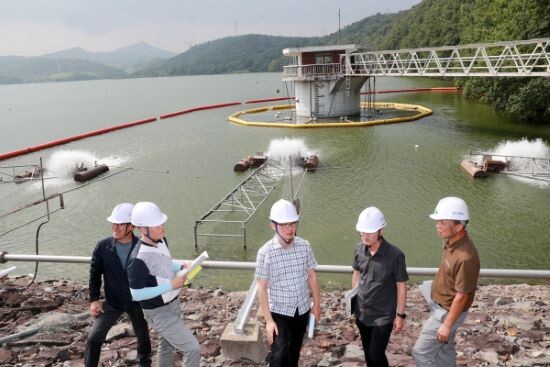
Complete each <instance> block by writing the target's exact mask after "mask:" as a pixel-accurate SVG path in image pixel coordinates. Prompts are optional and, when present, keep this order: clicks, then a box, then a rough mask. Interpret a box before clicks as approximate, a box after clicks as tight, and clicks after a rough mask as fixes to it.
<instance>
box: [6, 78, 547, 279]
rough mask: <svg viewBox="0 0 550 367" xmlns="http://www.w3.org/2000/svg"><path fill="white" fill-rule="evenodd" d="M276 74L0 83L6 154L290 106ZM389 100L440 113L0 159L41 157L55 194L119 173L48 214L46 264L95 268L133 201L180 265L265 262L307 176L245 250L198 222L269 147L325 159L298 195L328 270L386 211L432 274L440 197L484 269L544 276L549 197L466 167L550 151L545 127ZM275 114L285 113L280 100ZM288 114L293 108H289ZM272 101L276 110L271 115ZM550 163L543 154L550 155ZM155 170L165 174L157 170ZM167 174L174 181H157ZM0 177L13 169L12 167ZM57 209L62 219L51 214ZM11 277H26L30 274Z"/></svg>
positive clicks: (45, 270)
mask: <svg viewBox="0 0 550 367" xmlns="http://www.w3.org/2000/svg"><path fill="white" fill-rule="evenodd" d="M281 77H282V75H281V73H258V74H233V75H213V76H187V77H167V78H146V79H129V80H101V81H81V82H67V83H48V84H21V85H1V86H0V132H1V133H0V136H1V137H2V139H1V143H0V153H3V152H7V151H11V150H16V149H21V148H25V147H29V146H32V145H36V144H41V143H45V142H48V141H51V140H54V139H59V138H63V137H66V136H70V135H74V134H79V133H84V132H88V131H91V130H95V129H100V128H104V127H108V126H111V125H115V124H120V123H124V122H130V121H134V120H139V119H143V118H147V117H158V116H160V115H162V114H166V113H170V112H174V111H178V110H182V109H186V108H191V107H197V106H201V105H207V104H214V103H227V102H242V101H246V100H250V99H257V98H270V97H284V96H287V95H288V94H287V90H289V92H288V93H289V94H290V95H292V94H291V93H292V90H291V89H289V88H290V87H289V86H287V85H284V84H283V82H282V81H281ZM376 85H377V87H378V88H379V89H380V90H384V89H404V88H423V87H439V86H448V85H450V82H445V81H437V80H431V79H426V78H379V79H377V83H376ZM376 100H377V101H379V102H385V101H387V102H399V103H410V104H419V105H422V106H424V107H427V108H430V109H432V110H433V114H432V115H431V116H428V117H426V118H423V119H421V120H417V121H414V122H406V123H400V124H391V125H378V126H371V127H356V128H327V129H284V128H261V127H246V126H241V125H237V124H233V123H231V122H229V121H228V120H227V117H228V116H229V115H230V114H232V113H234V112H237V111H240V110H244V109H247V108H254V107H258V106H259V105H252V107H249V106H247V105H238V106H231V107H225V108H219V109H213V110H206V111H198V112H193V113H190V114H186V115H182V116H178V117H173V118H169V119H163V120H158V121H156V122H154V123H151V124H145V125H140V126H136V127H132V128H129V129H125V130H119V131H116V132H112V133H109V134H104V135H99V136H95V137H92V138H88V139H85V140H80V141H75V142H72V143H69V144H66V145H62V146H58V147H55V148H51V149H47V150H42V151H39V152H35V153H31V154H28V155H25V156H20V157H17V158H12V159H9V160H5V161H2V162H0V166H2V167H6V166H13V165H27V164H38V162H39V159H40V157H42V160H43V162H44V166H45V167H46V169H47V170H49V172H50V173H51V174H52V175H54V176H57V177H62V178H59V179H50V180H46V181H45V191H46V195H49V194H54V193H56V192H64V191H67V190H70V189H72V188H75V187H77V186H78V185H80V184H77V183H76V182H74V181H73V180H72V178H71V177H64V178H63V175H64V173H66V172H69V171H70V170H71V169H73V168H74V166H75V165H76V164H80V163H85V164H86V165H93V164H94V162H101V163H106V164H108V165H109V166H111V167H112V168H111V173H114V172H116V171H117V169H118V170H120V168H116V167H117V166H118V167H134V168H140V169H143V170H138V169H135V170H128V171H125V172H122V173H119V174H116V175H114V176H112V177H109V178H107V179H105V180H102V181H99V182H95V183H92V184H88V185H84V186H82V187H80V188H79V189H77V190H73V191H70V192H67V193H66V194H64V204H65V208H64V209H62V210H59V211H57V212H56V213H54V214H52V215H51V216H50V218H49V222H48V223H47V224H44V225H43V226H42V227H41V229H40V233H39V245H38V251H39V253H40V254H43V255H76V256H89V255H91V252H92V250H93V248H94V246H95V243H96V242H97V240H99V239H100V238H102V237H105V236H107V235H109V234H110V225H109V223H107V222H106V220H105V218H106V217H107V216H108V215H109V214H110V211H111V209H112V208H113V207H114V206H115V205H116V204H117V203H119V202H123V201H131V202H137V201H154V202H156V203H158V204H159V206H160V207H161V209H162V210H163V211H164V212H165V213H166V214H167V215H168V222H167V223H166V227H165V229H166V236H167V238H168V243H169V245H170V248H171V252H172V255H173V257H174V258H179V259H191V258H194V257H195V256H196V254H197V252H201V251H204V250H207V251H208V253H209V255H210V258H211V259H212V260H220V261H222V260H230V261H255V256H256V252H257V250H258V249H259V247H260V246H261V245H262V244H263V243H265V241H267V240H268V239H269V238H270V237H271V236H272V232H271V229H270V227H269V222H268V219H267V217H268V213H269V208H270V207H271V204H272V203H273V202H275V201H276V200H278V199H279V198H289V197H290V195H291V191H292V190H293V189H294V190H295V189H296V185H297V182H298V181H299V179H300V178H301V173H299V174H298V173H297V174H296V175H295V176H293V181H294V186H293V187H291V183H290V179H288V178H285V179H283V180H282V181H281V183H280V184H279V186H278V188H277V189H276V190H275V191H274V192H272V194H271V195H270V196H269V197H268V198H267V200H266V202H265V203H264V205H263V206H262V207H261V208H260V209H259V210H258V211H257V213H256V214H255V215H254V217H253V218H252V220H251V221H250V222H249V224H248V226H247V245H248V246H247V249H246V250H245V249H243V243H242V241H241V240H238V239H217V240H210V241H207V240H201V242H200V243H199V249H198V250H195V248H194V239H193V224H194V221H195V219H197V218H198V217H199V216H201V215H202V214H204V213H205V212H206V211H207V210H208V209H210V208H211V207H212V206H213V205H214V204H216V203H217V202H218V201H220V200H221V199H222V198H223V197H224V196H225V195H226V194H227V193H228V192H229V191H230V190H231V189H232V188H233V187H235V185H237V184H238V183H239V182H240V181H241V180H242V179H243V178H244V177H245V175H246V173H245V174H244V175H243V174H239V173H235V172H233V165H234V164H235V163H236V162H238V161H239V160H240V159H241V158H243V157H245V156H247V155H252V154H255V153H256V152H260V151H266V150H267V149H268V147H269V145H270V142H271V141H272V140H274V139H281V138H292V139H300V140H301V141H302V142H303V145H304V146H306V147H307V148H308V149H310V150H316V151H317V152H318V153H319V158H320V167H321V168H322V169H319V170H317V171H316V172H311V173H308V174H307V175H306V176H305V178H304V181H303V183H302V185H301V187H300V191H299V195H298V197H299V198H300V201H301V218H300V224H299V227H298V235H299V236H301V237H303V238H305V239H307V240H309V241H310V243H311V245H312V247H313V250H314V253H315V255H316V257H317V260H318V262H319V263H320V264H326V265H328V264H332V265H350V264H351V261H352V257H353V250H354V247H355V244H356V243H357V241H358V240H359V236H358V234H357V233H356V232H355V223H356V220H357V216H358V214H359V213H360V212H361V211H362V210H363V209H364V208H366V207H367V206H371V205H374V206H377V207H378V208H380V209H381V210H382V211H383V212H384V214H385V216H386V220H387V222H388V226H387V228H386V234H385V237H386V239H387V240H388V241H389V242H391V243H393V244H395V245H397V246H398V247H399V248H401V249H402V250H403V251H404V253H405V255H406V261H407V265H408V266H409V267H437V266H438V264H439V259H440V255H441V241H440V239H439V238H438V237H437V234H436V231H435V226H434V222H433V221H432V220H430V219H429V218H428V217H427V216H428V214H430V213H432V212H433V209H434V208H435V205H436V204H437V202H438V200H439V199H440V198H442V197H444V196H460V197H462V198H464V199H465V200H466V202H467V203H468V204H469V207H470V215H471V222H470V224H469V225H468V229H469V233H470V235H471V237H472V238H473V240H474V242H475V244H476V246H477V248H478V251H479V254H480V258H481V266H482V268H509V269H548V268H549V265H550V231H549V230H548V223H550V185H549V184H548V183H545V182H540V181H535V180H526V179H520V178H517V177H512V176H504V175H494V176H490V177H488V178H487V179H483V180H474V179H472V178H471V177H470V176H469V175H467V174H466V173H465V172H464V171H462V170H461V168H460V162H461V161H462V160H463V159H464V158H465V157H467V156H468V154H469V152H470V151H485V152H494V151H495V150H497V149H500V150H501V151H502V149H504V150H506V152H507V154H511V155H512V154H518V155H526V154H530V153H534V152H535V151H536V153H537V154H538V153H539V151H540V150H541V149H542V150H544V149H546V150H548V147H549V145H550V144H549V142H550V127H549V126H540V125H536V124H528V123H525V122H521V121H520V120H519V118H518V117H517V116H515V115H512V114H507V113H497V112H495V111H493V110H492V108H491V107H490V106H487V105H483V104H480V103H478V102H475V101H471V100H467V99H465V98H464V97H462V96H461V95H460V93H456V94H455V93H433V92H414V93H399V94H380V95H378V96H377V97H376ZM278 103H279V104H280V103H281V102H278ZM283 103H284V102H283ZM272 104H273V103H272ZM546 154H548V152H546ZM153 170H155V171H153ZM165 170H168V171H169V173H162V172H161V171H165ZM3 172H6V170H5V169H4V170H3ZM41 190H42V188H41V185H40V183H39V182H27V183H22V184H18V185H16V184H13V183H10V184H7V183H2V184H0V213H1V214H4V213H7V212H9V211H11V210H13V209H15V208H18V207H20V206H23V205H25V204H28V203H30V202H33V201H36V200H39V199H40V198H41V196H42V191H41ZM49 206H50V210H52V211H53V210H55V209H57V208H58V207H59V204H58V201H55V200H54V201H50V205H49ZM45 213H46V207H45V205H38V206H35V207H33V208H31V209H26V210H22V211H20V212H18V213H17V214H13V215H9V216H5V217H3V218H1V219H0V233H4V232H6V231H9V230H10V229H12V228H14V227H17V226H20V225H22V224H24V223H27V222H30V221H32V220H34V219H36V218H38V217H39V216H42V215H44V214H45ZM44 220H45V218H41V219H39V220H36V221H34V222H32V223H30V224H28V225H24V226H22V227H21V228H19V229H17V230H13V231H11V232H10V233H8V234H5V235H3V236H0V251H8V252H9V253H13V254H34V253H35V251H36V247H35V237H36V231H37V228H38V226H39V224H40V223H41V222H42V221H44ZM8 265H16V266H17V270H16V274H28V273H31V272H33V271H34V264H33V263H22V262H17V263H10V264H8ZM252 276H253V274H252V272H251V271H223V272H222V271H213V270H203V271H202V272H201V273H200V274H199V276H198V277H197V280H196V283H197V284H199V285H204V286H211V287H213V286H222V287H224V288H227V289H246V288H248V286H249V284H250V281H251V280H252ZM38 277H39V278H41V279H47V278H54V277H55V278H59V277H65V278H71V279H75V280H86V279H87V277H88V266H87V265H82V264H81V265H78V264H52V263H42V264H40V266H39V270H38ZM321 281H322V284H323V285H325V286H336V287H348V286H349V284H350V282H351V275H350V276H349V277H348V276H334V275H322V276H321Z"/></svg>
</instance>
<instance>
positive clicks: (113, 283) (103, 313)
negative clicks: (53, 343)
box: [84, 203, 151, 367]
mask: <svg viewBox="0 0 550 367" xmlns="http://www.w3.org/2000/svg"><path fill="white" fill-rule="evenodd" d="M133 207H134V206H133V204H131V203H121V204H118V205H117V206H116V207H115V208H114V209H113V212H112V213H111V216H109V217H108V218H107V220H108V221H109V222H111V223H112V231H113V235H112V236H109V237H107V238H105V239H103V240H101V241H99V242H98V243H97V245H96V247H95V249H94V252H93V254H92V263H91V266H90V314H91V315H92V316H93V317H95V320H94V324H93V325H92V328H91V329H90V333H89V334H88V339H87V340H86V350H85V351H84V363H85V365H86V367H90V366H93V367H95V366H97V365H98V363H99V356H100V354H101V345H102V344H103V342H105V338H106V336H107V333H108V332H109V330H110V329H111V327H113V325H115V324H116V322H117V321H118V319H119V317H120V316H121V315H122V314H123V313H124V312H126V313H127V314H128V316H129V317H130V320H131V321H132V326H133V328H134V332H135V334H136V336H137V341H138V346H137V358H138V360H139V363H140V366H147V367H148V366H151V341H150V339H149V329H148V326H147V322H146V321H145V319H144V317H143V312H142V311H141V308H140V307H139V304H138V303H137V302H134V301H132V295H131V294H130V288H129V286H128V276H127V274H126V266H127V264H128V261H129V258H130V254H131V252H132V249H133V248H134V246H135V245H136V243H137V242H138V238H137V237H136V236H134V233H133V230H134V226H133V225H132V224H131V219H132V209H133ZM102 276H103V279H104V283H105V284H104V287H103V288H104V292H105V301H104V302H103V304H102V302H101V301H100V300H99V297H100V294H101V283H102Z"/></svg>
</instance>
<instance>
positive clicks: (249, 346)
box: [220, 321, 267, 363]
mask: <svg viewBox="0 0 550 367" xmlns="http://www.w3.org/2000/svg"><path fill="white" fill-rule="evenodd" d="M220 342H221V347H222V354H223V355H224V356H225V357H227V358H230V359H233V360H239V359H241V358H246V359H248V360H251V361H253V362H255V363H265V357H266V355H267V352H266V348H265V343H264V340H263V337H262V332H261V328H260V323H259V322H258V321H249V322H247V323H246V324H245V325H244V328H243V333H242V334H237V333H235V330H234V328H233V323H229V324H228V325H227V326H226V328H225V330H224V331H223V334H222V337H221V340H220Z"/></svg>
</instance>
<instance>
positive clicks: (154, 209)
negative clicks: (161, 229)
mask: <svg viewBox="0 0 550 367" xmlns="http://www.w3.org/2000/svg"><path fill="white" fill-rule="evenodd" d="M167 219H168V217H167V216H166V214H164V213H163V212H161V211H160V208H159V207H158V206H157V204H155V203H151V202H148V201H142V202H139V203H136V205H134V210H132V224H133V225H134V226H136V227H157V226H160V225H161V224H164V223H165V222H166V220H167Z"/></svg>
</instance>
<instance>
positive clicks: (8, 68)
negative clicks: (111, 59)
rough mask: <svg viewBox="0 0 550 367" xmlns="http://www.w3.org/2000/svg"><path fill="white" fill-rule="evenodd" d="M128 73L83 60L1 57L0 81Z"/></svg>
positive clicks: (28, 80) (45, 80) (103, 77)
mask: <svg viewBox="0 0 550 367" xmlns="http://www.w3.org/2000/svg"><path fill="white" fill-rule="evenodd" d="M127 76H128V74H126V73H125V72H124V71H122V70H119V69H115V68H113V67H110V66H107V65H103V64H99V63H95V62H91V61H86V60H78V59H61V60H55V59H48V58H45V57H22V56H1V57H0V84H9V83H37V82H51V81H67V80H88V79H115V78H126V77H127Z"/></svg>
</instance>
